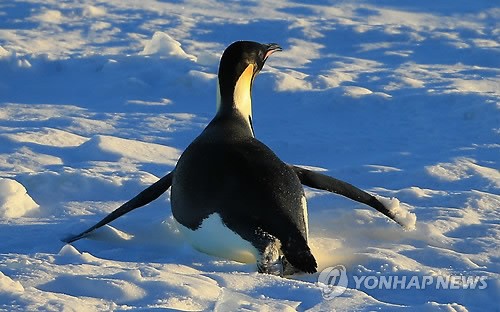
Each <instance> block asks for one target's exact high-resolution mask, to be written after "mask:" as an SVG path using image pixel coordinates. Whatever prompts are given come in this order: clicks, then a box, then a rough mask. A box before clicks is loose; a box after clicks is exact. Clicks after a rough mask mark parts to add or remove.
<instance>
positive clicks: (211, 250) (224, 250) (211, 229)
mask: <svg viewBox="0 0 500 312" xmlns="http://www.w3.org/2000/svg"><path fill="white" fill-rule="evenodd" d="M176 223H177V226H178V228H179V231H180V232H181V234H182V235H183V236H184V237H185V238H186V239H187V240H188V241H189V243H190V244H191V245H192V246H193V247H194V248H196V249H197V250H199V251H201V252H204V253H206V254H210V255H213V256H217V257H221V258H225V259H231V260H234V261H238V262H243V263H255V262H256V261H257V259H258V257H259V252H258V250H257V249H256V248H255V247H254V246H253V245H252V244H251V243H250V242H248V241H246V240H244V239H243V238H241V236H239V235H238V234H236V233H235V232H233V231H232V230H231V229H229V228H228V227H227V226H226V225H224V223H223V222H222V219H221V217H220V215H219V214H218V213H213V214H211V215H210V216H208V218H206V219H204V220H203V222H202V224H201V226H200V227H199V228H197V229H196V230H194V231H193V230H191V229H189V228H187V227H185V226H183V225H182V224H180V223H179V222H176Z"/></svg>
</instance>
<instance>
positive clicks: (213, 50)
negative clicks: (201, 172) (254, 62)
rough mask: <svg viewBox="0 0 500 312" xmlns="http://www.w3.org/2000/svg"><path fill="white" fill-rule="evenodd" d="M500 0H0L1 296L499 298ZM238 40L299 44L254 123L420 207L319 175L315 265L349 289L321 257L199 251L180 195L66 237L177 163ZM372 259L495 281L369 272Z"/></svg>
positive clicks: (349, 306) (107, 302)
mask: <svg viewBox="0 0 500 312" xmlns="http://www.w3.org/2000/svg"><path fill="white" fill-rule="evenodd" d="M499 18H500V10H499V9H498V5H497V3H495V1H486V0H484V1H483V0H481V1H473V2H471V1H465V0H459V1H454V2H453V6H450V5H449V4H447V3H446V4H445V3H444V2H443V3H440V2H436V1H432V2H431V1H427V0H426V1H419V2H409V1H398V2H390V1H372V0H359V1H351V2H332V1H318V2H315V4H310V2H307V1H268V0H263V1H257V2H255V1H238V2H223V1H215V0H201V1H170V2H169V1H154V0H145V1H121V0H120V1H119V0H109V1H106V2H102V1H93V0H89V1H75V0H68V1H64V3H62V2H60V1H55V0H48V1H43V3H42V2H40V1H35V0H25V1H18V0H12V1H3V2H1V3H0V73H1V75H0V242H1V243H0V310H2V311H3V310H6V311H33V310H42V311H45V310H47V311H63V310H68V311H109V310H132V311H150V310H158V309H173V310H183V311H186V310H188V311H189V310H190V311H199V310H216V311H235V310H244V309H247V310H263V311H265V310H271V311H275V310H284V311H295V310H300V311H331V310H337V311H353V310H357V311H372V310H383V311H387V310H399V309H406V310H410V311H496V310H498V302H497V301H498V300H497V298H498V294H499V293H500V262H499V259H500V254H499V251H498V245H499V239H498V237H500V228H499V225H498V220H499V219H500V213H499V211H500V195H499V194H500V171H499V170H500V164H499V157H498V155H500V153H499V152H500V126H499V125H500V69H499V68H500V66H499V65H500V63H499V61H498V60H499V59H500V51H499V46H500V43H499V37H498V35H499V32H498V20H499ZM236 40H256V41H260V42H276V43H278V44H280V46H282V47H283V52H279V53H275V54H273V55H272V56H271V57H270V58H269V60H268V62H267V64H266V66H265V67H264V70H263V71H262V73H261V74H260V75H259V77H257V79H256V80H255V82H254V92H253V99H252V100H253V102H252V103H253V110H254V111H253V116H254V118H253V122H254V128H255V132H256V136H257V138H259V139H260V140H262V141H263V142H264V143H266V144H267V145H268V146H270V147H271V148H272V149H273V150H274V151H275V152H276V153H277V154H278V155H279V156H280V157H281V158H282V159H283V160H285V161H287V162H288V163H291V164H300V165H301V166H304V167H306V168H314V169H315V170H316V169H321V170H322V171H323V173H325V174H328V175H331V176H334V177H336V178H339V179H342V180H345V181H347V182H349V183H352V184H354V185H356V186H358V187H360V188H362V189H365V190H366V191H368V192H370V193H373V194H377V195H378V196H379V198H385V200H386V205H387V206H388V207H391V208H392V209H395V212H396V214H397V215H398V216H399V218H400V221H401V222H406V223H405V224H406V225H407V227H408V228H413V227H414V230H412V231H407V230H405V229H403V228H402V227H400V226H398V225H397V224H395V223H394V222H392V221H390V220H388V219H387V218H386V217H384V216H383V215H381V214H380V213H378V212H377V211H375V210H373V209H372V208H370V207H366V206H364V205H362V204H359V203H357V202H353V201H350V200H346V199H344V198H341V197H338V196H335V195H331V194H328V193H325V192H321V191H318V190H313V189H309V188H308V189H306V195H307V198H308V207H309V212H308V214H309V219H310V224H309V230H310V245H311V249H312V252H313V254H314V255H315V256H316V258H317V260H318V265H319V270H320V271H321V270H323V269H327V270H328V268H329V267H335V266H336V265H343V266H345V268H346V271H347V277H348V280H349V285H348V286H347V288H346V290H345V292H344V293H343V294H341V295H340V296H338V297H336V298H333V299H331V300H326V299H324V298H323V297H322V293H321V287H319V286H318V283H317V282H318V277H319V275H320V272H318V273H316V274H313V275H297V276H293V277H290V278H280V277H276V276H269V275H264V274H258V273H256V272H255V271H256V269H255V266H254V265H252V264H242V263H238V262H234V261H229V260H224V259H220V258H217V257H213V256H210V255H206V254H203V253H200V252H198V251H197V250H195V249H194V248H192V247H191V246H190V245H189V244H187V243H186V242H185V241H184V240H183V239H182V236H181V235H180V233H179V231H178V229H177V227H176V225H175V222H174V220H173V218H172V215H171V212H170V204H169V199H168V194H166V195H164V196H162V197H160V198H159V199H158V200H156V201H155V202H153V203H151V204H150V205H148V206H146V207H145V208H142V209H139V210H137V211H134V212H132V213H130V214H128V215H125V216H123V217H122V218H120V219H118V220H116V221H114V222H113V223H111V224H110V225H108V226H105V227H103V228H101V229H100V230H98V231H96V232H95V233H93V234H92V235H90V236H89V237H88V238H86V239H84V240H81V241H78V242H76V243H74V244H73V245H65V244H63V243H62V242H61V241H60V239H62V238H65V237H67V236H68V235H69V234H74V233H77V232H79V231H81V230H84V229H85V228H87V227H88V226H90V225H93V224H94V223H96V222H97V221H98V220H100V219H101V218H102V217H104V216H105V215H106V214H107V213H109V212H111V211H113V210H114V209H115V208H117V207H118V206H119V205H121V204H122V203H123V202H125V201H126V200H128V199H130V198H132V197H133V196H134V195H136V194H137V193H138V192H140V191H141V190H142V189H144V188H145V187H147V186H149V185H151V184H152V183H154V182H155V181H156V180H157V179H158V178H159V177H162V176H164V175H165V174H166V173H168V172H169V171H170V170H172V169H173V167H174V165H175V163H176V160H177V159H178V157H179V155H180V153H181V152H182V151H183V150H184V149H185V148H186V146H187V145H188V144H189V143H190V142H191V141H192V140H193V139H194V138H195V137H196V136H197V135H198V134H199V133H200V131H201V130H202V129H203V128H204V126H205V125H206V124H207V123H208V122H209V121H210V120H211V118H212V117H213V114H214V112H215V108H216V86H215V84H216V78H217V76H216V73H217V65H218V60H219V58H220V56H221V55H222V52H223V50H224V48H225V47H226V46H227V45H229V44H230V43H231V42H233V41H236ZM415 216H416V218H417V221H416V222H415ZM361 275H363V276H368V277H372V276H373V277H398V278H406V279H408V280H410V279H411V278H412V277H417V278H419V279H422V278H425V277H435V278H437V277H442V278H443V277H451V276H455V277H456V276H464V277H471V276H482V277H486V282H487V287H486V288H484V289H462V288H460V289H436V287H435V284H433V285H431V286H432V287H427V288H425V289H415V288H409V289H401V288H397V289H380V288H369V287H360V288H356V287H355V283H354V281H353V278H354V277H356V276H361Z"/></svg>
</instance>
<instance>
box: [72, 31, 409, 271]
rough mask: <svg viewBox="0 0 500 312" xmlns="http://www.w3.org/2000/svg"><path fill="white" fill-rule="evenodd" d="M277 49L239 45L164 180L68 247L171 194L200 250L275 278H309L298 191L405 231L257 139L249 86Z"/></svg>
mask: <svg viewBox="0 0 500 312" xmlns="http://www.w3.org/2000/svg"><path fill="white" fill-rule="evenodd" d="M281 50H282V49H281V47H280V46H279V45H277V44H274V43H271V44H261V43H257V42H253V41H237V42H234V43H232V44H231V45H230V46H228V47H227V48H226V50H225V51H224V53H223V55H222V57H221V60H220V65H219V71H218V83H217V111H216V114H215V117H214V118H213V119H212V121H211V122H210V123H209V124H208V125H207V126H206V128H205V129H204V130H203V132H202V133H201V134H200V135H199V136H198V137H197V138H196V139H195V140H194V141H193V142H192V143H191V144H190V145H189V146H188V147H187V148H186V150H185V151H184V152H183V153H182V155H181V157H180V158H179V160H178V162H177V164H176V167H175V168H174V170H173V171H171V172H170V173H169V174H167V175H166V176H164V177H163V178H161V179H160V180H159V181H157V182H156V183H154V184H153V185H151V186H150V187H148V188H147V189H145V190H144V191H142V192H141V193H140V194H138V195H137V196H136V197H134V198H132V199H131V200H130V201H128V202H126V203H125V204H123V205H122V206H120V207H119V208H118V209H116V210H115V211H113V212H112V213H110V214H109V215H108V216H106V217H105V218H104V219H102V220H101V221H100V222H98V223H97V224H95V225H94V226H92V227H90V228H89V229H87V230H86V231H84V232H82V233H80V234H78V235H74V236H70V237H68V238H66V239H64V240H63V241H65V242H67V243H71V242H74V241H76V240H79V239H81V238H83V237H85V236H87V235H89V234H90V233H91V232H92V231H94V230H95V229H97V228H99V227H101V226H103V225H105V224H107V223H109V222H111V221H113V220H115V219H116V218H118V217H120V216H121V215H123V214H125V213H127V212H129V211H131V210H134V209H136V208H139V207H142V206H144V205H146V204H148V203H149V202H151V201H153V200H155V199H156V198H158V197H159V196H160V195H161V194H163V193H164V192H165V191H166V190H168V189H169V188H170V187H172V190H171V195H170V196H171V198H170V199H171V208H172V215H173V217H174V219H175V221H176V222H177V223H178V227H179V230H180V232H182V234H183V235H184V236H185V237H186V239H187V240H188V241H189V242H190V243H191V244H192V245H193V246H194V247H195V248H196V249H198V250H200V251H202V252H204V253H207V254H211V255H215V256H219V257H222V258H226V259H232V260H236V261H240V262H252V263H256V264H257V269H258V271H259V272H261V273H270V274H276V275H280V276H284V275H290V274H294V273H299V272H304V273H314V272H316V270H317V263H316V259H315V258H314V256H313V254H312V253H311V249H310V247H309V237H308V236H309V235H308V218H307V204H306V198H305V195H304V189H303V187H302V185H306V186H309V187H313V188H318V189H322V190H327V191H330V192H333V193H337V194H340V195H343V196H346V197H348V198H350V199H353V200H355V201H358V202H361V203H364V204H366V205H369V206H371V207H373V208H375V209H376V210H378V211H379V212H381V213H383V214H384V215H386V216H387V217H389V218H390V219H392V220H394V221H395V222H397V223H399V224H400V225H404V224H403V223H401V222H400V220H398V218H397V217H396V215H395V214H394V212H393V211H391V210H390V209H389V208H388V207H386V206H385V205H384V204H383V203H382V202H380V201H379V200H378V199H377V198H376V197H374V196H373V195H370V194H368V193H366V192H364V191H363V190H360V189H359V188H357V187H355V186H353V185H351V184H349V183H347V182H344V181H341V180H338V179H335V178H333V177H329V176H327V175H324V174H320V173H317V172H314V171H311V170H308V169H304V168H301V167H297V166H293V165H289V164H287V163H285V162H283V161H282V160H281V159H280V158H279V157H278V156H277V155H276V154H275V153H274V152H273V151H272V150H271V149H270V148H269V147H267V146H266V145H265V144H264V143H262V142H261V141H259V140H257V139H256V138H255V133H254V129H253V123H252V97H251V92H252V85H253V82H254V79H255V77H256V76H257V74H258V73H259V72H260V71H261V69H262V68H263V66H264V63H265V62H266V61H267V59H268V58H269V56H270V55H271V54H273V53H274V52H276V51H281Z"/></svg>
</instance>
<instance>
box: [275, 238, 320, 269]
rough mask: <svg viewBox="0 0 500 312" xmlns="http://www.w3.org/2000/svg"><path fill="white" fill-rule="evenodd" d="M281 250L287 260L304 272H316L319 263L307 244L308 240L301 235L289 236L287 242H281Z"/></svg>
mask: <svg viewBox="0 0 500 312" xmlns="http://www.w3.org/2000/svg"><path fill="white" fill-rule="evenodd" d="M281 250H282V251H283V254H284V256H285V258H286V260H287V261H288V262H289V263H290V264H291V265H292V266H293V267H295V269H297V270H299V271H301V272H304V273H316V272H317V269H318V264H317V263H316V259H315V258H314V256H313V254H312V253H311V249H310V248H309V246H308V245H307V242H306V240H305V239H304V238H303V237H302V235H299V237H296V238H289V239H288V240H287V241H286V242H285V243H283V242H282V243H281Z"/></svg>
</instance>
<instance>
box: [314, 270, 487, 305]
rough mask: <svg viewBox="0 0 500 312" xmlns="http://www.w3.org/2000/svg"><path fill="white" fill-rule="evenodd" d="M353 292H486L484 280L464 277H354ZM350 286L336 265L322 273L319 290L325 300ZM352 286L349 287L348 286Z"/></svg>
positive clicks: (345, 271) (475, 277)
mask: <svg viewBox="0 0 500 312" xmlns="http://www.w3.org/2000/svg"><path fill="white" fill-rule="evenodd" d="M352 280H353V281H354V289H361V290H371V289H436V290H440V289H451V290H453V289H479V290H481V289H485V288H487V287H488V284H487V283H486V280H487V276H466V275H447V276H432V275H423V276H419V275H414V276H405V275H359V276H357V275H353V276H352ZM348 283H349V279H348V277H347V270H346V268H345V266H343V265H341V264H339V265H336V266H334V267H328V268H326V269H324V270H323V271H321V273H320V274H319V276H318V284H317V285H318V287H319V288H320V289H321V294H322V296H323V298H324V299H325V300H331V299H333V298H335V297H338V296H340V295H342V294H343V293H344V292H345V291H346V289H347V285H348ZM351 285H352V284H351Z"/></svg>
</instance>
